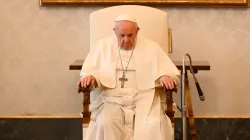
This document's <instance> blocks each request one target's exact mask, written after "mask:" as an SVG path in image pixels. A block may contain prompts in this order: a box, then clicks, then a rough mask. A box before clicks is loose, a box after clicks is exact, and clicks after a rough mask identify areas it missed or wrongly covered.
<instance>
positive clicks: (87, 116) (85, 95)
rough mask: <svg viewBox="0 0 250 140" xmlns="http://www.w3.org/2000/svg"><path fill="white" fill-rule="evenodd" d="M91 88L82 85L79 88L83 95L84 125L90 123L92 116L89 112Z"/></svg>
mask: <svg viewBox="0 0 250 140" xmlns="http://www.w3.org/2000/svg"><path fill="white" fill-rule="evenodd" d="M90 91H91V89H90V87H89V86H88V87H86V88H84V87H82V86H81V85H80V86H79V87H78V93H83V110H82V116H83V123H86V124H87V123H89V121H90V115H91V113H90V112H89V104H90Z"/></svg>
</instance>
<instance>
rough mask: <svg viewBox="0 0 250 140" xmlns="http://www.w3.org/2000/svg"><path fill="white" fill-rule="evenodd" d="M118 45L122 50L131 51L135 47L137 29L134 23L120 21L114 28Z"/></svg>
mask: <svg viewBox="0 0 250 140" xmlns="http://www.w3.org/2000/svg"><path fill="white" fill-rule="evenodd" d="M114 31H115V33H116V36H117V39H118V43H119V45H120V47H121V48H122V49H124V50H131V49H132V48H133V47H134V45H135V40H136V36H137V33H138V31H139V28H138V27H137V26H136V24H135V23H133V22H130V21H120V22H118V23H116V27H115V28H114Z"/></svg>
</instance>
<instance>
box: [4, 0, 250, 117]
mask: <svg viewBox="0 0 250 140" xmlns="http://www.w3.org/2000/svg"><path fill="white" fill-rule="evenodd" d="M100 8H102V7H71V8H67V7H57V8H55V7H39V1H38V0H22V1H10V0H1V1H0V93H1V94H0V115H28V114H33V115H79V113H80V111H81V98H82V96H81V95H78V94H77V86H76V82H77V80H78V78H79V71H69V69H68V66H69V64H70V63H72V62H73V61H74V60H75V59H84V57H85V56H86V54H87V53H88V51H89V46H88V45H89V41H88V40H89V36H88V34H89V13H90V12H92V11H95V10H98V9H100ZM159 8H160V9H163V10H165V11H167V12H168V13H169V24H170V26H171V27H172V29H173V41H174V53H173V54H171V55H170V57H171V58H172V59H173V60H181V59H182V57H183V55H184V54H185V53H189V54H190V55H191V56H192V58H193V60H208V61H209V62H210V64H211V71H204V72H200V73H198V74H197V78H198V79H199V82H200V84H201V86H202V88H203V92H204V94H205V95H206V101H205V102H200V101H199V98H198V96H197V92H196V89H195V87H194V86H192V87H191V88H192V91H193V93H192V94H193V106H194V113H195V115H208V116H213V115H229V116H249V115H250V111H248V109H247V106H248V100H249V99H248V97H250V96H249V93H250V88H249V85H250V80H249V79H250V75H249V70H250V61H249V59H250V53H249V52H250V49H249V44H250V10H246V9H168V8H163V7H159ZM191 84H192V85H193V82H192V81H191ZM179 95H180V93H179ZM178 100H179V99H178V98H177V97H176V102H179V101H178Z"/></svg>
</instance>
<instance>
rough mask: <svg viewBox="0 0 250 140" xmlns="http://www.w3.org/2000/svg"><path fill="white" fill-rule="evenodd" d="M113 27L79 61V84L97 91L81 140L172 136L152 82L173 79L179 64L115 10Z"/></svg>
mask: <svg viewBox="0 0 250 140" xmlns="http://www.w3.org/2000/svg"><path fill="white" fill-rule="evenodd" d="M152 28H153V27H152ZM113 30H114V32H115V35H116V36H112V37H107V38H104V39H102V40H100V41H98V42H97V43H96V44H95V45H94V48H93V49H92V50H91V51H90V53H89V54H88V56H87V58H86V60H85V62H84V64H83V66H82V70H81V74H80V75H81V79H80V81H79V82H78V85H81V86H82V87H87V86H92V87H94V90H93V91H92V92H91V95H94V94H97V95H98V96H97V97H96V98H95V99H93V101H92V102H91V104H90V111H91V112H92V113H91V121H90V124H89V128H88V131H87V134H86V137H85V140H152V139H154V140H172V133H173V132H172V127H171V123H170V120H169V118H168V117H167V116H166V115H165V114H164V109H165V108H166V105H165V104H164V105H163V104H161V99H164V98H161V96H164V94H161V93H160V92H161V91H163V90H157V89H156V87H160V86H165V87H166V88H168V89H172V88H174V87H175V85H178V83H179V78H178V75H179V71H178V69H177V68H176V66H175V65H174V64H173V62H172V61H171V60H170V59H169V57H168V56H167V55H166V54H165V52H164V51H163V49H162V48H161V47H160V46H159V45H158V44H157V43H156V42H153V41H151V40H149V39H146V38H144V37H142V36H140V35H138V32H139V30H140V28H139V27H138V25H137V22H136V19H135V18H134V17H132V16H130V15H121V16H118V17H117V18H116V20H115V24H114V28H113Z"/></svg>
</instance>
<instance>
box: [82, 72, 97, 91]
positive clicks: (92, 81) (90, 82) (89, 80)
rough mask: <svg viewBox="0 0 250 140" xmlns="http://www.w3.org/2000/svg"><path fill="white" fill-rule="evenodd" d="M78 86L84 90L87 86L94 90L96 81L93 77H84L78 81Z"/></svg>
mask: <svg viewBox="0 0 250 140" xmlns="http://www.w3.org/2000/svg"><path fill="white" fill-rule="evenodd" d="M77 85H78V86H80V85H81V86H82V87H84V88H86V87H87V86H89V85H92V86H93V87H94V88H96V87H97V86H98V84H97V82H96V79H95V78H94V77H93V76H91V75H90V76H86V77H84V78H82V79H80V81H79V82H78V84H77Z"/></svg>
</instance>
